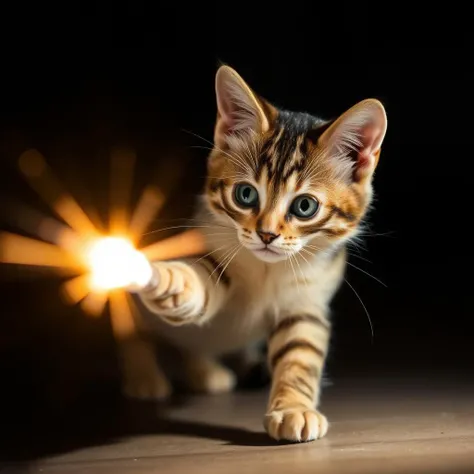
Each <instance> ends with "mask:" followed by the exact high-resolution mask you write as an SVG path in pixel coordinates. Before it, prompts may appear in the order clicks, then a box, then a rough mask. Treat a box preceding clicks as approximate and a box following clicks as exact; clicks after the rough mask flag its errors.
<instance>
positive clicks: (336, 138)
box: [318, 99, 387, 181]
mask: <svg viewBox="0 0 474 474" xmlns="http://www.w3.org/2000/svg"><path fill="white" fill-rule="evenodd" d="M386 132H387V115H386V113H385V109H384V106H383V105H382V104H381V102H379V101H378V100H376V99H367V100H363V101H362V102H359V103H358V104H356V105H355V106H353V107H352V108H350V109H349V110H348V111H347V112H345V113H344V114H342V115H341V116H340V117H339V118H338V119H337V120H336V121H335V122H334V123H333V124H332V125H331V126H330V127H329V128H328V129H327V130H326V131H325V132H324V133H323V135H322V136H321V137H320V138H319V140H318V143H319V144H320V145H322V146H324V147H327V148H329V153H330V154H334V155H335V156H340V157H342V158H344V157H350V158H351V159H352V160H353V161H354V163H353V168H352V169H353V175H352V176H353V179H354V180H355V181H363V180H365V179H367V178H370V177H371V176H372V174H373V172H374V171H375V168H376V167H377V164H378V161H379V156H380V149H381V146H382V142H383V140H384V138H385V134H386ZM346 159H347V158H346Z"/></svg>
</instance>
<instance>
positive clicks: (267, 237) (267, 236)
mask: <svg viewBox="0 0 474 474" xmlns="http://www.w3.org/2000/svg"><path fill="white" fill-rule="evenodd" d="M257 234H258V236H259V237H260V239H261V241H262V242H263V243H264V244H266V245H268V244H271V243H272V242H273V241H274V240H275V239H276V238H277V237H278V235H277V234H273V233H272V232H263V231H261V230H257Z"/></svg>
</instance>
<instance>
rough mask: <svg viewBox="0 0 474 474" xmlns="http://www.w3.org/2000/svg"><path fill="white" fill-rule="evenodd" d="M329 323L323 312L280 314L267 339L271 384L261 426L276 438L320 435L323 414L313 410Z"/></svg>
mask: <svg viewBox="0 0 474 474" xmlns="http://www.w3.org/2000/svg"><path fill="white" fill-rule="evenodd" d="M329 334H330V325H329V322H328V321H327V319H326V316H325V314H324V313H322V312H321V313H315V312H312V313H297V314H291V315H288V316H285V317H283V318H282V319H281V320H280V321H279V323H278V324H277V325H276V326H275V328H274V329H273V332H272V333H271V335H270V338H269V342H268V358H269V365H270V369H271V371H272V388H271V392H270V398H269V402H268V409H267V414H266V415H265V420H264V424H265V428H266V430H267V432H268V434H269V435H270V436H271V437H272V438H274V439H276V440H286V441H293V442H301V441H311V440H314V439H318V438H322V437H323V436H324V435H325V434H326V432H327V430H328V422H327V419H326V417H325V416H324V415H323V414H321V413H320V412H319V411H318V410H317V406H318V403H319V394H320V383H321V375H322V370H323V367H324V361H325V357H326V351H327V347H328V342H329Z"/></svg>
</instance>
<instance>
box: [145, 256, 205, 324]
mask: <svg viewBox="0 0 474 474" xmlns="http://www.w3.org/2000/svg"><path fill="white" fill-rule="evenodd" d="M155 271H156V272H157V280H158V285H157V287H156V288H155V289H153V290H152V291H151V292H149V293H148V294H146V295H144V296H145V298H146V299H147V300H148V301H149V302H151V303H152V304H153V306H154V310H155V311H156V312H157V313H158V314H159V315H160V316H161V317H162V318H163V319H164V320H165V321H166V322H168V323H169V324H172V325H175V326H176V325H181V324H185V323H188V322H191V321H193V320H194V319H195V317H196V316H197V315H199V313H200V312H201V311H202V309H203V307H204V302H205V290H204V287H203V285H202V283H201V281H200V280H199V277H198V276H197V274H196V273H195V272H194V270H193V269H192V268H190V267H189V266H188V265H186V264H185V263H181V262H160V263H158V264H155Z"/></svg>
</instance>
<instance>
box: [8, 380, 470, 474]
mask: <svg viewBox="0 0 474 474" xmlns="http://www.w3.org/2000/svg"><path fill="white" fill-rule="evenodd" d="M127 407H128V408H127V410H126V412H127V413H126V418H127V420H128V421H127V423H128V425H127V429H126V430H122V431H120V430H116V427H115V428H113V429H111V430H110V433H116V434H115V436H108V437H104V439H99V438H100V437H99V438H98V439H96V440H94V439H91V440H90V443H89V446H86V444H87V443H82V446H81V445H78V446H76V447H74V446H73V445H71V447H69V448H66V449H62V450H58V451H62V452H58V453H56V454H49V455H46V456H45V457H42V458H41V457H40V458H39V459H36V460H34V461H32V462H30V463H29V464H28V467H27V469H28V472H38V473H40V472H41V473H43V474H53V473H54V474H72V473H89V474H95V473H97V474H102V473H116V474H128V473H136V474H148V473H161V474H166V473H181V472H186V473H188V472H196V473H207V474H211V473H223V472H232V473H233V472H238V473H243V472H255V473H257V472H271V473H272V474H277V473H290V472H292V473H293V472H298V473H299V472H302V473H306V472H308V473H338V474H343V473H365V474H369V473H377V474H384V473H399V472H400V473H404V474H407V473H418V472H419V473H430V474H435V473H441V472H443V473H444V472H445V473H452V474H454V473H457V472H466V473H467V472H472V473H474V390H473V389H471V388H469V387H466V385H465V384H462V383H461V382H450V383H445V384H437V383H434V382H433V381H431V382H430V381H426V380H422V379H419V378H418V379H415V380H405V381H403V380H398V379H392V380H383V379H377V380H371V381H366V380H361V379H359V380H358V381H351V380H341V381H336V383H335V384H334V385H333V386H330V387H328V388H327V389H326V390H325V392H324V398H323V411H324V412H325V413H326V414H327V416H328V417H329V419H330V421H331V423H332V426H331V429H330V431H329V434H328V436H327V437H326V438H325V439H323V440H320V441H316V442H312V443H307V444H299V445H279V444H277V443H273V442H272V441H271V440H269V439H268V438H267V436H266V435H265V433H264V432H263V429H262V414H263V412H264V408H265V393H264V392H247V393H245V392H244V393H236V394H231V395H222V396H215V397H205V396H203V397H200V396H199V397H192V398H190V399H188V400H184V401H183V402H182V403H181V402H176V404H175V405H174V406H171V407H168V408H166V409H163V408H161V409H159V408H157V407H156V406H150V405H135V404H133V405H127ZM121 423H123V420H122V421H121ZM58 434H59V436H61V434H60V433H58ZM65 436H66V435H65ZM22 468H25V469H26V465H25V467H23V466H22V465H21V464H9V465H6V466H5V467H4V469H5V471H4V472H8V473H14V472H20V470H21V469H22ZM2 472H3V471H2Z"/></svg>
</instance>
